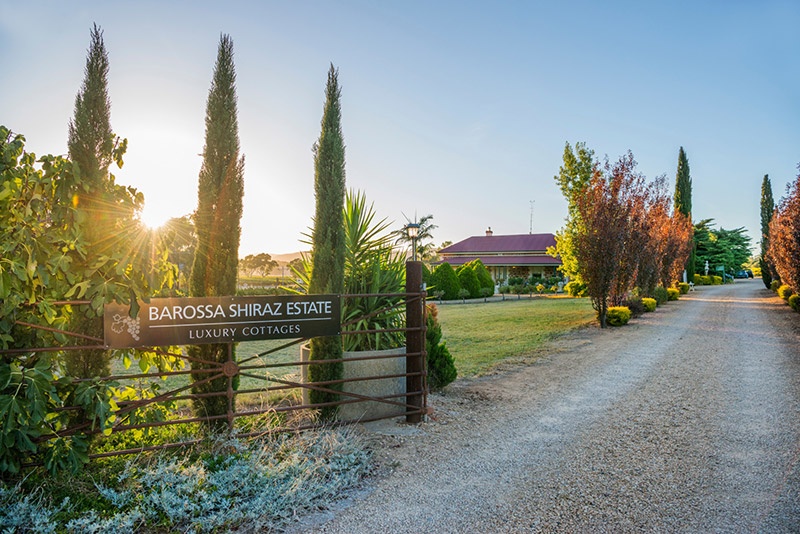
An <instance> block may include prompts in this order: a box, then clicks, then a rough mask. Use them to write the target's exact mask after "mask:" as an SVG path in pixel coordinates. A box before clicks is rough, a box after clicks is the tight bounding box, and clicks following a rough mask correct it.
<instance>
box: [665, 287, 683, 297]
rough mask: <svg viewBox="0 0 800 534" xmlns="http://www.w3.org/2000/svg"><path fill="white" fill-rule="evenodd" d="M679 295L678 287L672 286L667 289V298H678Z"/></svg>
mask: <svg viewBox="0 0 800 534" xmlns="http://www.w3.org/2000/svg"><path fill="white" fill-rule="evenodd" d="M680 296H681V292H680V290H679V289H675V288H674V287H670V288H669V289H667V300H678V297H680Z"/></svg>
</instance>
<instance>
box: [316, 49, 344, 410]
mask: <svg viewBox="0 0 800 534" xmlns="http://www.w3.org/2000/svg"><path fill="white" fill-rule="evenodd" d="M340 101H341V90H340V88H339V71H338V70H337V69H335V68H334V66H333V65H331V67H330V69H329V70H328V83H327V86H326V89H325V108H324V112H323V115H322V125H321V132H320V135H319V140H318V141H317V142H316V143H315V145H314V192H315V195H316V211H315V215H314V230H313V232H312V246H313V250H312V252H311V254H312V258H311V261H312V275H311V281H310V284H309V293H312V294H314V293H317V294H319V293H330V294H339V293H341V292H342V291H343V289H344V251H345V232H344V196H345V158H344V138H343V136H342V124H341V115H342V112H341V104H340ZM341 357H342V340H341V337H340V336H326V337H318V338H314V339H312V340H311V355H310V359H311V360H312V361H313V360H335V359H341ZM343 369H344V366H343V364H342V363H327V364H318V365H310V366H309V368H308V375H309V378H310V380H311V381H312V382H324V381H328V380H339V379H341V378H342V375H343ZM325 387H326V388H329V389H339V390H340V389H341V384H338V385H329V386H325ZM338 397H339V395H337V394H335V393H326V392H322V391H316V390H311V392H310V394H309V398H310V400H311V402H313V403H323V402H332V401H335V400H337V399H338ZM335 414H336V410H335V409H334V408H330V407H328V408H324V409H323V410H322V414H321V415H322V417H323V419H331V418H333V416H334V415H335Z"/></svg>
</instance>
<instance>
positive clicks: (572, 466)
mask: <svg viewBox="0 0 800 534" xmlns="http://www.w3.org/2000/svg"><path fill="white" fill-rule="evenodd" d="M431 404H432V406H433V407H434V409H435V410H436V414H435V420H431V421H429V422H426V423H423V424H421V425H419V426H416V427H410V426H406V425H398V424H396V423H388V424H383V425H377V426H374V427H372V428H370V433H371V434H370V435H371V436H373V439H374V440H375V442H376V447H377V451H378V452H377V454H378V461H379V464H380V468H379V470H378V473H377V474H376V476H375V477H374V478H372V479H370V480H368V481H367V482H366V483H365V487H364V488H363V489H362V490H361V491H360V492H359V493H358V494H356V495H355V496H352V497H350V498H349V499H348V500H346V501H344V502H343V503H341V504H340V505H339V506H338V507H337V509H335V510H332V511H328V512H324V513H320V514H317V515H315V516H312V517H308V518H305V519H304V520H302V521H301V522H300V523H299V524H297V525H296V528H295V529H294V531H297V532H304V531H309V532H310V531H313V532H327V533H334V532H341V533H348V534H350V533H361V532H366V533H369V532H375V533H378V532H387V533H402V532H409V533H421V532H437V533H439V532H459V533H461V532H463V533H467V532H470V533H471V532H642V531H644V532H800V465H799V461H798V460H799V458H798V455H800V315H798V314H796V313H794V312H792V311H791V310H790V309H789V307H788V306H786V305H785V304H784V303H783V302H782V301H780V299H778V298H777V297H775V296H773V293H771V292H769V291H767V290H765V289H764V286H763V284H762V282H761V280H748V281H737V282H736V283H735V284H731V285H726V286H716V287H702V288H698V290H697V291H695V292H692V293H690V294H689V295H685V296H682V298H681V300H680V301H679V302H670V303H668V304H666V305H665V306H661V307H659V309H658V310H657V311H656V312H655V313H650V314H645V315H644V316H643V317H641V318H638V319H635V320H634V321H632V322H631V323H630V324H629V325H628V326H627V327H624V328H619V329H608V330H606V331H601V330H600V329H598V328H596V327H590V328H586V329H583V330H580V331H578V332H575V333H573V334H570V335H568V336H566V337H564V338H561V339H559V340H558V341H556V342H554V343H553V344H552V345H550V346H549V347H548V348H547V350H546V351H544V352H543V353H542V354H540V355H538V356H537V357H535V358H532V363H530V364H528V365H524V366H519V365H518V366H515V367H511V366H509V367H508V368H506V369H504V370H500V371H498V372H497V373H495V374H493V375H491V376H487V377H483V378H480V379H474V380H460V381H458V382H457V383H455V384H453V385H452V386H451V387H450V388H448V390H447V391H446V393H445V394H443V395H434V396H432V397H431Z"/></svg>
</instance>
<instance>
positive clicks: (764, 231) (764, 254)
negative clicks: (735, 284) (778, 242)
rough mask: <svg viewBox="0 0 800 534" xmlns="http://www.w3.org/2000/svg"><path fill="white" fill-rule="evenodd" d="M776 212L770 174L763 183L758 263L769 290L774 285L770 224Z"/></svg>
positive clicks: (765, 176) (766, 175) (762, 278)
mask: <svg viewBox="0 0 800 534" xmlns="http://www.w3.org/2000/svg"><path fill="white" fill-rule="evenodd" d="M774 212H775V199H774V198H773V197H772V183H771V182H770V180H769V174H765V175H764V179H763V180H762V182H761V259H760V260H759V262H758V263H759V266H760V267H761V280H762V281H763V282H764V285H765V286H766V287H767V289H769V288H770V285H771V284H772V272H773V269H774V267H773V266H772V263H771V262H770V261H769V255H768V252H769V223H770V221H771V220H772V214H773V213H774Z"/></svg>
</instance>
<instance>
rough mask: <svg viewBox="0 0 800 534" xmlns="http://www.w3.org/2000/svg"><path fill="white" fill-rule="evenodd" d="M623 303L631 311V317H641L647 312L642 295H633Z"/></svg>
mask: <svg viewBox="0 0 800 534" xmlns="http://www.w3.org/2000/svg"><path fill="white" fill-rule="evenodd" d="M622 305H623V306H625V307H626V308H628V309H629V310H630V311H631V317H639V316H640V315H642V314H643V313H644V312H645V309H644V303H643V302H642V297H638V296H635V295H634V296H631V297H629V298H627V299H625V300H624V301H623V302H622Z"/></svg>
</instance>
